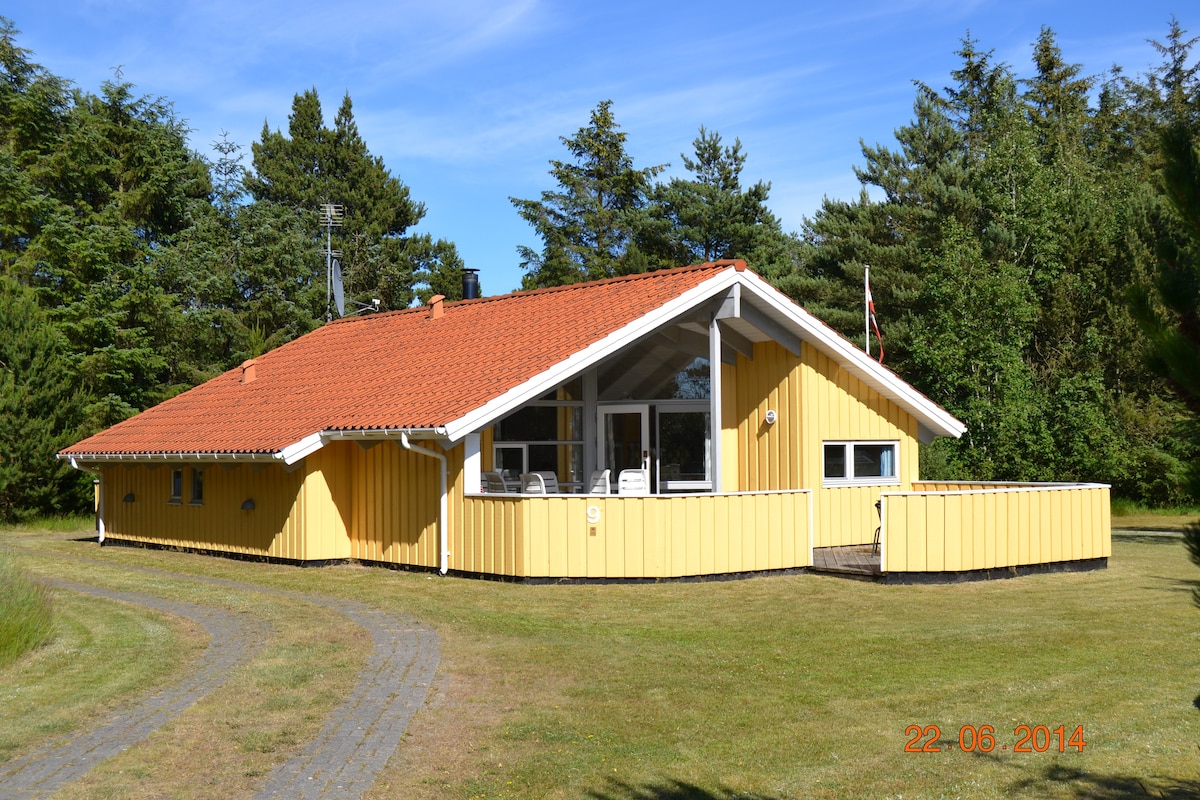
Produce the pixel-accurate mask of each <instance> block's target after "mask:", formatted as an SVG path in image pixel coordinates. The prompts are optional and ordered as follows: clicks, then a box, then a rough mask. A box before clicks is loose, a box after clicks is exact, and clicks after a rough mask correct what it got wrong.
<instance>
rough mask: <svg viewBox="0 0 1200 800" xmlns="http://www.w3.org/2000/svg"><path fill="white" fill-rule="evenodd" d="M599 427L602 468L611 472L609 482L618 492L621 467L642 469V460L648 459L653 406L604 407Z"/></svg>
mask: <svg viewBox="0 0 1200 800" xmlns="http://www.w3.org/2000/svg"><path fill="white" fill-rule="evenodd" d="M598 428H599V434H600V441H599V443H598V444H599V447H598V451H599V453H600V469H607V470H609V471H610V472H609V483H610V484H611V485H612V486H613V487H614V491H615V487H616V485H617V476H618V475H620V474H621V470H623V469H641V468H642V465H643V463H645V461H648V460H649V457H650V406H649V405H647V404H625V405H614V406H601V407H600V424H599V426H598ZM647 477H650V476H647ZM651 485H653V483H651Z"/></svg>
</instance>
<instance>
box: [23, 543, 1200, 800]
mask: <svg viewBox="0 0 1200 800" xmlns="http://www.w3.org/2000/svg"><path fill="white" fill-rule="evenodd" d="M79 535H80V534H78V533H76V534H71V533H62V532H37V531H22V532H12V533H4V534H0V547H7V549H9V550H10V551H11V552H12V553H13V556H14V559H15V560H16V561H17V562H18V563H19V564H21V565H22V566H24V567H25V568H26V569H28V570H30V571H31V572H32V573H34V574H59V575H63V576H64V577H71V578H75V579H78V580H90V581H95V582H98V583H102V584H103V585H112V586H118V587H120V588H136V589H137V590H138V591H143V592H148V593H158V594H161V595H164V596H170V597H179V598H181V599H188V600H191V601H193V602H194V601H196V600H197V596H198V595H197V593H196V590H195V589H194V588H189V587H187V586H185V585H184V584H181V583H176V582H172V581H168V580H153V581H151V580H147V579H146V578H145V577H144V574H143V575H141V576H139V575H138V574H136V573H133V572H132V571H128V570H125V569H123V567H125V566H126V565H148V566H155V567H158V568H161V569H165V570H171V571H176V572H183V573H194V574H200V575H219V576H221V577H229V578H235V579H237V580H242V581H251V582H257V583H261V584H263V585H270V586H275V587H282V588H290V589H301V590H304V591H313V592H323V593H327V594H331V595H339V596H344V597H350V598H355V599H358V600H361V601H363V602H366V603H371V604H374V605H376V606H379V607H381V608H385V609H388V610H392V611H395V612H397V613H404V614H410V615H413V616H416V617H418V618H420V619H422V620H424V621H425V622H427V623H429V624H430V625H432V626H434V627H435V628H436V629H437V630H438V632H439V634H440V636H441V637H442V644H441V651H442V665H441V669H440V672H439V675H440V677H439V683H438V686H437V689H436V691H435V692H434V693H433V694H432V696H431V700H430V703H429V705H428V707H427V708H426V709H425V710H424V711H423V712H422V713H420V714H419V715H418V716H417V717H416V719H415V720H414V723H413V725H412V726H411V728H410V733H409V736H408V737H407V738H406V739H405V743H404V745H402V748H401V751H400V753H399V754H398V755H397V757H396V758H394V759H393V760H392V763H391V764H390V765H389V766H388V768H387V770H385V773H384V774H383V775H382V776H381V778H380V780H379V782H378V783H377V785H376V786H375V788H374V789H373V790H371V792H370V793H369V794H368V797H370V798H392V797H405V798H500V797H504V798H510V797H535V798H536V797H563V798H578V797H588V796H592V797H605V798H614V799H615V798H714V797H721V798H725V797H733V796H738V797H758V798H785V797H787V798H790V797H798V798H799V797H828V798H842V797H897V798H899V797H903V798H942V797H972V798H974V797H1078V798H1109V797H1114V798H1115V797H1125V796H1129V795H1131V794H1141V793H1143V792H1146V793H1149V795H1150V796H1162V797H1170V796H1180V797H1184V796H1188V797H1190V796H1195V795H1196V794H1200V757H1198V755H1200V751H1198V750H1197V747H1198V743H1200V711H1198V710H1197V709H1196V708H1194V707H1193V705H1192V700H1193V698H1194V697H1195V696H1196V695H1197V694H1198V693H1200V668H1198V664H1197V659H1196V653H1197V643H1198V636H1200V609H1196V608H1195V607H1194V606H1193V605H1192V604H1191V596H1190V591H1191V589H1192V587H1193V585H1194V584H1195V583H1196V582H1197V581H1198V580H1200V570H1197V569H1196V568H1195V567H1193V566H1192V565H1191V564H1190V563H1189V562H1188V560H1187V557H1186V554H1185V553H1184V551H1183V548H1182V546H1181V545H1180V543H1179V539H1178V537H1176V536H1170V535H1141V534H1122V533H1121V532H1119V531H1118V532H1117V533H1116V534H1114V547H1113V549H1114V553H1113V558H1112V560H1111V561H1110V565H1109V568H1108V569H1107V570H1103V571H1098V572H1091V573H1082V574H1057V575H1041V576H1030V577H1023V578H1017V579H1012V580H1002V581H994V582H987V583H970V584H961V585H950V586H879V585H875V584H869V583H860V582H855V581H849V580H841V579H835V578H825V577H816V576H810V575H800V576H791V577H775V578H755V579H750V580H739V581H728V582H711V583H664V584H640V585H582V586H578V585H576V586H526V585H520V584H509V583H498V582H490V581H473V580H464V579H455V578H437V577H431V576H428V575H424V574H407V573H398V572H394V571H389V570H383V569H368V568H361V567H334V568H325V569H296V568H291V567H279V566H271V565H263V564H247V563H241V562H234V561H228V560H224V559H216V558H205V557H199V556H192V555H182V554H177V553H164V552H154V551H144V550H136V549H130V548H98V547H96V546H95V544H94V543H84V542H79V541H74V540H73V539H74V537H76V536H79ZM74 556H84V557H86V558H88V559H94V560H95V561H94V562H83V561H79V560H77V559H75V558H74ZM95 562H99V563H95ZM209 600H210V601H211V602H219V603H222V604H226V605H228V606H230V607H239V608H242V609H244V610H245V611H246V613H261V614H263V615H265V616H268V617H269V618H270V619H271V620H272V622H273V624H274V625H275V626H276V629H277V633H276V634H275V636H274V638H273V640H272V642H271V646H270V647H269V648H268V649H267V651H266V652H265V653H264V655H263V656H262V657H261V658H260V659H257V660H256V661H255V662H254V663H252V664H251V665H250V666H249V667H248V668H247V670H246V675H245V676H243V677H240V678H237V679H235V680H233V681H232V682H231V683H230V684H229V685H228V686H227V687H226V689H225V690H224V692H223V695H222V697H221V698H219V700H218V699H214V700H213V701H211V702H209V703H207V704H202V706H203V707H201V708H199V709H196V710H195V711H194V713H192V714H191V715H190V716H189V718H188V720H187V723H186V724H182V723H181V724H179V725H176V726H172V730H171V731H169V732H168V733H167V734H166V736H167V737H175V738H174V740H172V741H175V743H176V744H177V745H179V746H180V747H186V746H187V745H188V743H189V742H192V743H193V744H194V743H196V742H219V741H221V740H222V739H223V738H225V739H227V738H229V737H230V736H231V734H230V731H234V730H245V729H246V726H251V727H252V726H255V725H257V726H258V728H260V729H264V730H262V731H261V735H262V736H263V737H265V740H266V741H267V742H269V743H271V744H270V746H268V747H265V748H262V750H265V752H260V751H254V752H252V753H249V754H246V753H245V752H244V751H245V750H246V749H247V748H246V747H245V746H243V747H241V748H237V747H231V748H229V749H230V752H229V753H228V754H227V755H226V756H225V757H223V759H217V760H216V761H217V763H216V764H215V766H214V765H213V764H209V763H199V762H194V761H191V760H187V759H178V758H176V759H175V760H173V761H171V760H170V757H169V756H168V755H167V754H169V753H171V752H173V749H172V748H171V747H168V746H166V744H165V743H163V742H160V741H158V740H157V739H152V741H151V742H149V743H148V744H147V745H146V746H144V747H142V748H135V750H139V751H142V752H140V753H137V752H131V753H128V754H126V755H124V756H122V757H121V758H119V759H116V761H117V762H119V763H116V764H113V765H108V767H107V768H106V769H105V770H101V771H100V774H99V775H98V776H97V777H95V778H94V779H92V780H89V781H88V782H87V786H86V787H82V788H79V789H78V791H79V792H82V793H80V794H71V792H72V791H73V789H68V791H67V793H66V794H65V795H64V796H71V797H74V796H86V797H93V796H95V797H104V796H113V795H114V794H117V793H119V792H120V791H123V790H124V789H125V787H127V783H122V781H128V780H129V779H128V775H127V772H128V771H127V770H124V769H123V768H124V767H125V766H126V765H127V764H128V765H140V769H141V771H142V774H143V777H142V778H141V781H142V783H141V784H139V786H140V787H141V788H142V790H143V791H144V793H145V794H146V795H147V796H155V795H164V794H169V795H170V796H173V797H206V796H212V794H211V791H212V789H213V786H212V785H211V784H210V785H204V784H201V783H198V782H196V781H194V780H189V777H192V778H194V777H195V776H189V775H188V774H187V773H188V769H189V764H194V767H193V769H195V770H204V771H206V772H210V771H212V770H213V769H215V770H218V771H220V770H225V773H227V774H226V775H225V777H221V775H217V776H216V777H215V778H211V780H216V781H220V783H219V787H220V790H221V792H222V793H223V794H224V795H227V796H229V797H243V796H245V797H249V796H252V794H253V791H254V787H255V785H256V783H255V781H256V779H257V777H258V776H261V774H262V770H263V769H265V768H266V766H267V765H268V764H269V763H270V762H271V760H272V759H274V760H278V759H282V758H284V757H285V756H286V755H287V753H288V751H289V748H292V747H296V746H299V744H300V743H302V742H300V743H298V742H297V741H291V740H288V739H287V738H286V737H284V738H272V734H271V731H272V730H275V731H286V730H289V729H291V726H296V727H298V729H300V730H311V729H312V727H313V725H315V717H316V715H317V714H318V713H319V711H320V710H321V709H322V708H325V707H327V706H328V705H329V703H331V702H333V701H334V698H332V697H330V696H327V694H328V693H329V692H330V691H331V690H332V691H333V693H334V694H336V691H335V689H331V687H336V686H337V685H344V684H345V683H346V682H348V681H349V680H350V679H351V678H352V676H353V674H354V670H353V659H351V658H349V656H350V655H353V654H355V653H359V652H361V647H362V643H361V642H359V641H357V640H353V639H347V640H346V641H342V640H341V639H338V638H337V637H339V636H342V637H349V636H351V633H352V632H347V631H341V630H338V625H337V623H336V620H324V619H320V618H313V619H311V621H308V622H302V621H300V619H308V617H307V616H305V617H301V616H300V615H301V612H302V611H303V609H293V610H292V612H291V614H292V616H291V617H289V616H288V613H289V612H288V609H286V608H284V607H281V604H279V603H277V602H268V601H261V602H260V601H258V600H253V599H250V598H246V597H221V598H209ZM81 605H82V604H81ZM56 608H58V609H59V610H60V611H61V613H62V614H64V615H66V617H67V618H68V619H70V618H71V617H72V615H73V614H81V615H86V610H77V611H73V610H72V608H73V607H72V605H71V604H69V603H67V604H60V605H56ZM297 617H300V619H297ZM129 625H130V627H132V628H136V627H137V623H135V622H134V621H130V622H129ZM154 625H157V626H159V627H161V625H162V623H161V621H154ZM343 627H344V626H343ZM176 631H177V635H181V636H182V635H184V634H186V633H187V631H186V630H183V629H181V628H179V627H178V626H176ZM330 637H333V638H332V639H330ZM314 639H316V640H318V643H319V644H320V645H321V646H320V647H316V646H315V645H314V642H313V640H314ZM181 641H182V644H180V645H179V646H180V647H184V648H186V647H187V646H189V642H188V640H187V639H186V636H184V638H183V639H182V640H181ZM54 646H55V645H53V644H52V645H51V647H54ZM76 646H78V645H76ZM94 646H96V647H103V646H104V644H103V643H101V642H97V643H95V644H94ZM191 646H194V645H191ZM356 648H357V649H356ZM287 654H291V655H292V657H294V658H295V659H297V660H298V662H301V663H310V664H311V663H314V662H320V661H321V659H330V667H331V669H330V673H331V674H332V675H333V676H334V677H333V678H330V677H329V676H328V675H326V674H325V673H324V671H321V672H317V673H316V674H310V672H309V671H305V670H302V671H301V676H300V677H299V678H296V681H297V682H298V683H299V689H297V688H296V687H295V686H292V687H291V688H292V692H291V694H287V693H286V692H284V693H283V696H282V699H277V701H276V703H275V704H274V705H273V706H272V707H271V714H272V716H271V719H270V721H269V723H268V722H264V721H263V720H262V716H263V705H262V704H263V702H264V701H263V699H262V698H261V697H260V695H261V693H262V688H261V687H262V685H263V680H264V678H263V676H264V675H271V674H274V673H272V672H271V670H272V669H274V670H278V669H279V668H280V659H281V658H282V656H283V655H287ZM167 656H171V653H167ZM34 657H35V658H36V657H37V656H34ZM174 657H177V656H174ZM335 662H336V663H335ZM347 662H349V663H347ZM23 663H25V662H18V664H17V665H15V667H14V668H10V669H9V670H5V671H2V672H0V700H2V699H4V698H7V697H9V696H16V695H19V694H20V693H22V692H28V691H37V686H38V684H39V681H40V682H54V681H61V679H60V678H58V677H57V676H50V675H42V676H40V677H39V676H38V675H37V674H34V673H33V672H31V671H30V670H29V669H27V668H26V669H24V671H22V669H21V665H22V664H23ZM163 663H164V664H165V665H166V667H165V668H168V669H169V668H173V667H172V666H171V665H172V664H173V663H174V662H173V661H172V657H166V658H164V659H163ZM126 666H127V665H126V664H125V663H124V662H122V661H121V660H119V659H118V660H116V661H110V662H109V668H110V669H111V670H113V671H115V672H120V671H121V670H122V669H124V668H125V667H126ZM339 682H340V683H339ZM306 686H310V687H311V689H312V695H313V697H312V702H308V701H306V700H305V697H306V695H305V693H304V691H301V690H302V689H304V688H305V687H306ZM281 691H282V690H281ZM930 725H937V726H939V728H940V730H941V738H940V740H939V741H938V743H937V744H938V745H939V746H940V747H941V750H940V752H936V753H910V752H905V745H906V743H907V742H908V741H909V740H911V739H913V738H914V735H913V734H912V733H908V734H906V730H908V729H909V728H910V726H920V727H921V729H922V736H921V737H920V739H919V740H918V742H917V743H918V744H924V743H926V742H927V741H928V737H927V736H925V735H924V731H925V729H926V728H927V726H930ZM968 725H969V726H973V727H975V728H979V727H980V726H984V725H989V726H992V727H993V728H994V731H995V734H994V735H995V749H993V750H992V752H991V753H988V754H981V753H967V752H962V751H961V750H959V749H958V740H959V733H960V730H961V729H962V728H963V726H968ZM1020 725H1028V726H1030V727H1031V728H1036V726H1046V727H1047V728H1048V729H1051V730H1053V729H1056V728H1058V726H1060V725H1061V726H1064V731H1065V735H1066V736H1067V737H1069V736H1070V734H1071V733H1073V732H1074V731H1075V729H1076V728H1077V727H1078V726H1082V728H1083V738H1084V740H1085V741H1086V745H1085V746H1084V747H1083V751H1082V752H1078V749H1077V748H1075V747H1066V748H1065V750H1066V752H1062V753H1060V752H1058V740H1057V739H1054V740H1052V742H1051V747H1050V748H1049V749H1048V750H1047V751H1046V752H1031V753H1014V752H1013V748H1014V746H1015V745H1016V744H1017V738H1018V737H1017V736H1016V735H1015V733H1014V731H1015V730H1016V729H1017V728H1018V726H1020ZM239 726H240V727H239ZM264 726H265V728H264ZM0 735H2V734H0ZM8 735H10V736H12V735H13V734H12V732H11V731H10V733H9V734H8ZM1044 741H1045V740H1044V738H1043V739H1042V740H1041V743H1044ZM243 744H244V743H243ZM16 749H19V745H18V746H17V748H10V749H9V752H8V753H7V754H5V753H3V752H0V759H4V758H5V757H6V755H7V756H11V755H12V754H14V753H15V752H16ZM218 749H220V748H218ZM1031 749H1032V748H1031ZM193 752H194V751H193ZM160 757H161V758H163V759H167V760H168V763H167V766H168V767H169V768H168V769H164V770H161V771H159V770H156V768H155V767H156V763H155V759H156V758H160ZM160 773H161V774H160ZM223 774H224V773H223ZM77 788H78V787H77Z"/></svg>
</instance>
